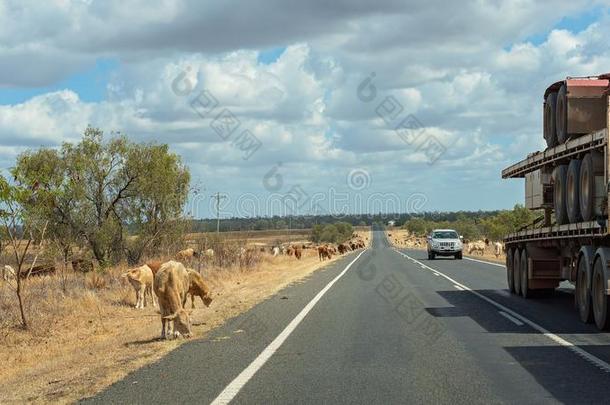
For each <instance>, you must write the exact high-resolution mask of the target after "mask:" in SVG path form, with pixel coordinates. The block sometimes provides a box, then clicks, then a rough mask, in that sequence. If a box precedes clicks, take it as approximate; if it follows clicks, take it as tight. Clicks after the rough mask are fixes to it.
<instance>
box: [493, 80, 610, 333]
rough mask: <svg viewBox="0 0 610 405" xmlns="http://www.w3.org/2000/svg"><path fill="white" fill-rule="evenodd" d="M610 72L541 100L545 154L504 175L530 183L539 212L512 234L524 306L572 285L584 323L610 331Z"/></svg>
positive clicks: (515, 276)
mask: <svg viewBox="0 0 610 405" xmlns="http://www.w3.org/2000/svg"><path fill="white" fill-rule="evenodd" d="M609 136H610V73H607V74H602V75H599V76H587V77H567V78H566V79H564V80H561V81H558V82H556V83H553V84H552V85H550V86H549V87H548V88H547V89H546V91H545V93H544V97H543V137H544V140H545V141H546V149H544V150H543V151H537V152H534V153H531V154H528V155H527V157H526V158H525V159H523V160H521V161H520V162H517V163H515V164H513V165H511V166H509V167H507V168H505V169H504V170H502V178H504V179H507V178H523V179H525V206H526V207H527V208H528V209H531V210H535V211H536V212H539V213H540V215H539V217H538V218H537V219H536V220H535V221H534V222H533V223H532V224H530V225H528V226H526V227H524V228H521V229H519V230H517V231H516V232H514V233H511V234H509V235H507V236H506V237H505V239H504V242H505V251H506V275H507V283H508V288H509V290H510V292H511V293H512V294H516V295H519V296H521V297H523V298H524V299H530V298H533V297H537V296H539V295H541V293H542V292H545V291H554V290H555V289H556V288H557V287H558V286H559V284H560V283H561V282H563V281H568V282H570V283H571V284H572V285H574V301H575V307H576V309H577V311H578V314H579V317H580V319H581V321H583V322H585V323H592V322H594V323H595V325H596V326H597V328H598V329H600V330H608V329H609V328H610V233H609V230H608V211H609V204H610V199H609V198H608V196H609V194H608V193H609V192H610V185H609V184H608V173H609V171H610V161H609V159H608V157H609V153H608V148H609V147H610V140H609Z"/></svg>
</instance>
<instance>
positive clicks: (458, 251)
mask: <svg viewBox="0 0 610 405" xmlns="http://www.w3.org/2000/svg"><path fill="white" fill-rule="evenodd" d="M427 239H428V259H429V260H434V258H435V257H436V256H437V255H438V256H453V257H455V258H456V259H461V258H462V248H463V245H462V237H461V236H460V235H458V233H457V232H456V231H454V230H453V229H435V230H433V231H432V233H430V235H429V236H428V238H427Z"/></svg>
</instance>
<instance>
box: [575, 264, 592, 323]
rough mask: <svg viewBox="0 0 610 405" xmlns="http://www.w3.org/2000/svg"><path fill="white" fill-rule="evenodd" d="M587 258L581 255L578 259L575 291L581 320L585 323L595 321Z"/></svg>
mask: <svg viewBox="0 0 610 405" xmlns="http://www.w3.org/2000/svg"><path fill="white" fill-rule="evenodd" d="M587 266H589V263H587V260H586V258H585V257H584V256H582V255H581V257H580V260H579V261H578V273H577V275H576V291H574V299H575V301H576V309H578V315H579V316H580V320H581V321H583V322H584V323H591V322H592V321H593V311H591V287H590V284H589V277H588V276H587V273H588V272H587Z"/></svg>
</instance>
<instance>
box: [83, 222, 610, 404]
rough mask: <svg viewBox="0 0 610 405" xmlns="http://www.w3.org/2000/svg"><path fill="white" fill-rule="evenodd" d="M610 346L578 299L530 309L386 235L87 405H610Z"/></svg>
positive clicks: (563, 292) (533, 303) (480, 266)
mask: <svg viewBox="0 0 610 405" xmlns="http://www.w3.org/2000/svg"><path fill="white" fill-rule="evenodd" d="M350 263H351V266H349V265H350ZM348 266H349V267H348ZM346 268H347V269H346ZM329 283H331V284H330V285H329ZM609 345H610V335H609V334H607V333H600V332H598V331H597V330H596V329H595V327H594V326H591V325H584V324H582V323H581V322H580V321H579V320H578V317H577V314H576V311H575V310H574V308H573V296H572V294H571V292H570V291H569V290H567V289H559V290H558V291H556V292H555V293H554V294H552V295H547V296H542V297H538V298H536V299H532V300H524V299H522V298H519V297H515V296H511V295H510V294H509V293H508V292H507V290H506V275H505V269H504V267H503V266H499V265H493V264H487V263H481V262H477V261H472V260H467V259H464V260H453V259H437V260H433V261H429V260H427V259H426V254H425V252H424V251H413V250H401V249H395V248H392V247H391V246H390V245H389V244H388V242H387V240H386V238H385V236H384V234H383V232H382V231H374V240H373V244H372V247H371V248H369V249H367V250H365V251H359V252H352V253H350V254H349V255H347V256H346V257H345V258H343V259H341V260H339V261H337V262H336V263H333V264H332V265H330V266H328V267H327V268H326V269H325V270H321V271H318V272H316V273H314V274H313V275H312V276H311V277H310V278H308V279H307V281H306V282H303V283H299V284H296V285H293V286H290V287H288V288H286V289H284V290H282V291H281V292H279V293H278V294H276V295H274V296H273V297H271V298H269V299H268V300H266V301H264V302H262V303H260V304H259V305H257V306H256V307H254V308H253V309H252V310H251V311H249V312H247V313H245V314H242V315H241V316H239V317H237V318H234V319H232V320H230V321H229V322H227V323H226V324H225V325H224V326H223V327H221V328H218V329H217V330H215V331H213V332H212V333H210V334H209V335H208V336H206V337H205V338H204V339H198V340H193V341H192V342H189V343H187V344H185V345H183V346H182V347H180V348H179V349H177V350H175V351H174V352H172V353H170V354H169V355H168V356H166V357H165V358H164V359H162V360H161V361H159V362H157V363H155V364H152V365H150V366H147V367H144V368H142V369H140V370H138V371H136V372H134V373H132V374H130V375H129V376H128V377H127V378H125V379H124V380H122V381H119V382H117V383H116V384H114V385H112V386H111V387H109V388H108V389H107V390H105V391H103V392H101V393H100V394H99V395H98V396H96V397H94V398H91V399H88V400H86V401H87V402H96V403H121V404H123V403H129V404H135V403H141V404H152V403H188V402H194V403H212V402H214V401H215V403H226V402H229V401H230V402H232V403H235V404H270V403H350V404H351V403H366V404H370V403H379V404H390V403H557V402H564V403H602V402H608V401H610V346H609Z"/></svg>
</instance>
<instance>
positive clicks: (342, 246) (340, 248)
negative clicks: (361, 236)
mask: <svg viewBox="0 0 610 405" xmlns="http://www.w3.org/2000/svg"><path fill="white" fill-rule="evenodd" d="M337 250H339V254H340V255H342V254H343V253H345V252H347V246H346V245H344V244H343V243H341V244H340V245H339V246H337Z"/></svg>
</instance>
